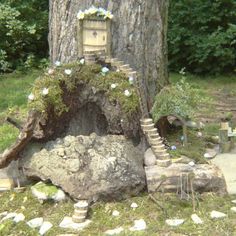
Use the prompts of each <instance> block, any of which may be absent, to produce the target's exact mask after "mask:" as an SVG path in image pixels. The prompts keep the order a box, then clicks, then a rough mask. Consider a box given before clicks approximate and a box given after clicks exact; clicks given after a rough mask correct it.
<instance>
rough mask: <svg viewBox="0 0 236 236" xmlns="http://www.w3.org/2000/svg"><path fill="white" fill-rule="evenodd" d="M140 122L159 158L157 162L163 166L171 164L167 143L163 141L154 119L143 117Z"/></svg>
mask: <svg viewBox="0 0 236 236" xmlns="http://www.w3.org/2000/svg"><path fill="white" fill-rule="evenodd" d="M140 122H141V127H142V130H143V132H144V134H145V135H146V137H147V141H148V143H149V144H150V146H151V149H152V151H153V153H154V155H155V156H156V158H157V160H156V164H157V165H159V166H162V167H167V166H169V165H171V159H170V155H169V153H168V152H167V151H166V148H165V145H164V144H163V143H162V140H161V137H160V136H159V133H158V130H157V128H155V127H154V123H153V120H152V119H151V118H148V119H142V120H140Z"/></svg>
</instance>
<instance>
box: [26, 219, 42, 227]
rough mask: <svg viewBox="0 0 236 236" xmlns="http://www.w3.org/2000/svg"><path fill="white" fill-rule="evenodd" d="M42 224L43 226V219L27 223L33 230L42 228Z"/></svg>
mask: <svg viewBox="0 0 236 236" xmlns="http://www.w3.org/2000/svg"><path fill="white" fill-rule="evenodd" d="M42 224H43V218H42V217H38V218H34V219H32V220H30V221H28V222H27V225H28V226H29V227H30V228H33V229H34V228H39V227H41V225H42Z"/></svg>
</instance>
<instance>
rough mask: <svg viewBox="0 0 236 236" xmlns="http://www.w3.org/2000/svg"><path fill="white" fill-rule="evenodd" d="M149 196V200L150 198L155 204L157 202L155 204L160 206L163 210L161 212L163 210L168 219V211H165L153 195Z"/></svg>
mask: <svg viewBox="0 0 236 236" xmlns="http://www.w3.org/2000/svg"><path fill="white" fill-rule="evenodd" d="M148 196H149V198H150V199H151V200H152V201H153V202H155V203H156V204H157V205H158V206H159V208H161V210H162V211H163V212H164V214H165V217H167V216H168V214H167V211H166V209H165V208H164V207H163V206H161V205H160V203H159V202H158V201H157V200H156V198H155V197H154V196H153V195H152V194H149V195H148Z"/></svg>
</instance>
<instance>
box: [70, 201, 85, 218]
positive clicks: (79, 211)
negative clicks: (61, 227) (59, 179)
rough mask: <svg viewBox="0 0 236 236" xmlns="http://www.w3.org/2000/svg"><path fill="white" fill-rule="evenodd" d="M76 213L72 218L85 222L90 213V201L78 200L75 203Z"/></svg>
mask: <svg viewBox="0 0 236 236" xmlns="http://www.w3.org/2000/svg"><path fill="white" fill-rule="evenodd" d="M74 209H75V210H74V215H73V216H72V220H73V222H74V223H83V222H85V220H86V217H87V214H88V202H87V201H86V200H81V201H78V202H77V203H76V204H75V205H74Z"/></svg>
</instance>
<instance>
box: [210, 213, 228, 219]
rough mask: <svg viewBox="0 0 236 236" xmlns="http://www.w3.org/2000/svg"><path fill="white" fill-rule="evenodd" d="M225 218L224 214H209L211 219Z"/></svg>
mask: <svg viewBox="0 0 236 236" xmlns="http://www.w3.org/2000/svg"><path fill="white" fill-rule="evenodd" d="M224 217H226V214H225V213H222V212H219V211H212V212H211V218H212V219H220V218H224Z"/></svg>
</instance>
